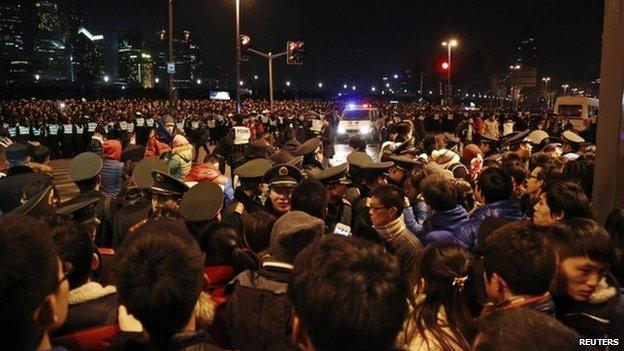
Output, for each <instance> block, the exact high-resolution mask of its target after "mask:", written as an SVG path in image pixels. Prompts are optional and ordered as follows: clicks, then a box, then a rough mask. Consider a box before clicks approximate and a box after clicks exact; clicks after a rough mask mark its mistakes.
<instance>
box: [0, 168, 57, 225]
mask: <svg viewBox="0 0 624 351" xmlns="http://www.w3.org/2000/svg"><path fill="white" fill-rule="evenodd" d="M37 182H41V183H42V184H44V186H45V187H47V186H48V185H53V183H54V180H53V179H52V177H51V176H49V175H47V174H45V173H37V172H34V171H33V169H32V168H30V167H28V166H16V167H11V168H9V170H8V172H7V175H6V177H4V178H2V179H0V213H9V212H11V211H12V210H13V209H15V208H16V207H18V206H19V205H20V204H21V203H22V197H23V195H24V190H25V189H26V188H27V187H28V186H30V185H31V184H33V183H37Z"/></svg>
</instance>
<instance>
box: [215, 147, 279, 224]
mask: <svg viewBox="0 0 624 351" xmlns="http://www.w3.org/2000/svg"><path fill="white" fill-rule="evenodd" d="M271 167H273V162H271V161H269V160H267V159H263V158H258V159H255V160H251V161H247V162H245V163H243V164H242V165H241V166H239V167H238V168H236V169H235V170H234V174H235V175H236V176H238V180H239V181H240V186H239V187H237V188H236V190H235V191H234V201H232V203H231V204H230V205H229V206H228V207H227V208H226V209H225V210H224V211H223V220H224V221H228V222H230V223H232V224H233V225H235V226H236V227H237V228H239V229H241V230H242V220H241V216H242V215H244V214H246V213H251V212H255V211H259V210H262V208H263V207H264V203H263V202H262V200H261V196H262V194H263V188H262V178H263V177H264V175H265V173H266V172H267V171H268V170H269V169H271Z"/></svg>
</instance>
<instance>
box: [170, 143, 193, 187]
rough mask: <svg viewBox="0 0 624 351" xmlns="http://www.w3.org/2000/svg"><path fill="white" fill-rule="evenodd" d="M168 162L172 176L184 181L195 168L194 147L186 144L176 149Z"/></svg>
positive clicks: (172, 151)
mask: <svg viewBox="0 0 624 351" xmlns="http://www.w3.org/2000/svg"><path fill="white" fill-rule="evenodd" d="M166 160H167V166H168V167H169V172H170V173H171V175H172V176H174V177H176V178H178V179H180V180H184V177H186V175H187V174H188V173H189V172H190V171H191V167H192V166H193V145H191V144H186V145H182V146H178V147H176V148H174V149H173V150H171V154H170V155H169V156H168V157H167V158H166Z"/></svg>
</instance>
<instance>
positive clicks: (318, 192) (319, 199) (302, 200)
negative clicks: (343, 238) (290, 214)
mask: <svg viewBox="0 0 624 351" xmlns="http://www.w3.org/2000/svg"><path fill="white" fill-rule="evenodd" d="M291 201H292V210H293V211H302V212H305V213H307V214H309V215H310V216H314V217H316V218H320V219H324V218H325V216H326V214H327V201H328V195H327V189H325V187H324V186H323V184H322V183H321V182H319V181H318V180H312V179H306V180H304V181H302V182H301V183H299V184H298V185H297V186H296V187H295V189H294V190H293V192H292V195H291Z"/></svg>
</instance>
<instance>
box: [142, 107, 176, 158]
mask: <svg viewBox="0 0 624 351" xmlns="http://www.w3.org/2000/svg"><path fill="white" fill-rule="evenodd" d="M175 135H176V128H175V122H174V120H173V118H172V117H171V116H163V117H162V119H161V121H160V124H159V125H158V129H157V130H156V133H155V134H154V135H151V136H150V138H149V140H148V141H147V146H146V147H145V157H160V156H161V155H163V154H165V153H167V152H170V151H171V144H172V143H173V138H174V137H175Z"/></svg>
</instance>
